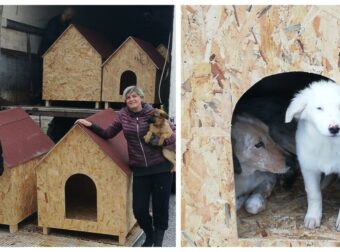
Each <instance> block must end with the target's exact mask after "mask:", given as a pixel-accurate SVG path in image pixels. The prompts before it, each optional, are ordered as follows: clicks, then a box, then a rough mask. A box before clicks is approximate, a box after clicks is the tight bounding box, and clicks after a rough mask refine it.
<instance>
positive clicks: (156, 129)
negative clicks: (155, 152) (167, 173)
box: [144, 109, 176, 171]
mask: <svg viewBox="0 0 340 252" xmlns="http://www.w3.org/2000/svg"><path fill="white" fill-rule="evenodd" d="M168 118H169V116H168V114H167V113H166V112H165V111H163V110H161V109H155V110H154V112H153V118H152V122H151V123H150V124H149V131H148V132H147V134H146V135H145V136H144V141H145V142H146V143H149V142H150V141H153V139H156V144H157V145H159V146H162V145H163V143H164V140H165V139H167V138H169V137H171V135H172V133H173V131H172V129H171V127H170V125H169V122H168ZM163 156H164V157H165V158H166V159H167V160H169V161H170V162H171V163H172V164H173V169H172V171H174V170H175V167H176V147H175V145H170V146H163Z"/></svg>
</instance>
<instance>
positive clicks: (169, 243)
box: [0, 195, 176, 247]
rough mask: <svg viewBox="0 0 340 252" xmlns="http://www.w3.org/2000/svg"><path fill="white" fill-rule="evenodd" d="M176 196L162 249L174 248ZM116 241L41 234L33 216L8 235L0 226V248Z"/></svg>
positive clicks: (86, 235) (105, 237) (85, 235)
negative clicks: (16, 230)
mask: <svg viewBox="0 0 340 252" xmlns="http://www.w3.org/2000/svg"><path fill="white" fill-rule="evenodd" d="M175 212H176V195H171V198H170V216H169V229H168V230H167V232H166V233H165V236H164V242H163V246H164V247H175V246H176V214H175ZM144 239H145V236H144V234H143V235H142V236H141V237H140V238H139V239H138V240H137V241H135V242H134V246H136V247H139V246H140V245H141V244H142V243H143V242H144ZM116 244H117V241H116V240H114V237H112V236H109V235H99V234H90V233H84V232H75V231H68V230H58V229H52V230H51V233H50V234H49V235H43V234H42V228H40V227H38V226H37V216H36V215H33V216H31V217H29V218H28V219H26V220H24V221H23V222H22V223H20V224H19V231H18V232H17V233H14V234H10V233H9V229H8V226H6V225H0V246H1V247H112V246H116Z"/></svg>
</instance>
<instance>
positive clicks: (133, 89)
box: [123, 86, 144, 98]
mask: <svg viewBox="0 0 340 252" xmlns="http://www.w3.org/2000/svg"><path fill="white" fill-rule="evenodd" d="M133 92H135V93H136V94H137V95H138V96H140V97H142V98H144V92H143V90H142V89H141V88H139V87H137V86H129V87H127V88H125V89H124V91H123V97H124V98H126V96H128V95H129V94H131V93H133Z"/></svg>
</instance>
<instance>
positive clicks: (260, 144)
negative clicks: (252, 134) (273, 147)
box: [255, 141, 264, 149]
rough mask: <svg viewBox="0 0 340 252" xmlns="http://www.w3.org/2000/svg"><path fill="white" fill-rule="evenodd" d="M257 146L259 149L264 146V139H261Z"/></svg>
mask: <svg viewBox="0 0 340 252" xmlns="http://www.w3.org/2000/svg"><path fill="white" fill-rule="evenodd" d="M255 147H256V148H258V149H259V148H261V147H263V148H264V143H263V142H262V141H260V142H258V143H257V144H255Z"/></svg>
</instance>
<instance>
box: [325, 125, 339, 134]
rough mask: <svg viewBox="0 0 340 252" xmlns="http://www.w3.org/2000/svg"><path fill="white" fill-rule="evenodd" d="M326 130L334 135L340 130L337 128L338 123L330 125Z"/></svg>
mask: <svg viewBox="0 0 340 252" xmlns="http://www.w3.org/2000/svg"><path fill="white" fill-rule="evenodd" d="M328 130H329V132H330V133H331V134H332V135H334V136H335V135H336V134H338V133H339V131H340V128H339V126H338V125H335V126H331V127H329V128H328Z"/></svg>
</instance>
